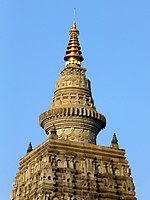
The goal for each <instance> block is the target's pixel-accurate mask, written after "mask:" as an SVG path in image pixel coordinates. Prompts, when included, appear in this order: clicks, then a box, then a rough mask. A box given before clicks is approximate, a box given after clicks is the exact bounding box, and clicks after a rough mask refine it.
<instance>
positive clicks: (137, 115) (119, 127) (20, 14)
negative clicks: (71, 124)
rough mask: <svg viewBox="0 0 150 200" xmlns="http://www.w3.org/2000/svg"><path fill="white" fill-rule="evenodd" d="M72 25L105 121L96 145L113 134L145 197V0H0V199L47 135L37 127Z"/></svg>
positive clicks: (148, 35)
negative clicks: (26, 157) (32, 149)
mask: <svg viewBox="0 0 150 200" xmlns="http://www.w3.org/2000/svg"><path fill="white" fill-rule="evenodd" d="M74 8H76V10H77V11H76V15H77V17H76V20H77V27H78V29H79V30H80V38H79V40H80V44H81V48H82V52H83V56H84V62H83V67H86V68H87V70H88V71H87V77H88V78H89V79H90V80H91V84H92V93H93V97H94V100H95V105H96V108H97V110H98V111H99V112H101V113H103V114H104V115H105V116H106V118H107V126H106V128H105V130H103V131H102V132H101V133H100V134H99V136H98V140H97V143H98V144H99V145H107V146H109V145H110V141H111V139H112V135H113V133H114V132H116V133H117V136H118V140H119V144H120V148H125V149H126V156H127V159H128V160H129V165H130V167H131V169H132V176H133V178H134V183H135V188H136V194H137V198H138V199H139V200H140V199H142V200H147V199H149V193H148V191H149V179H150V174H149V165H150V156H149V145H150V126H149V124H150V122H149V119H150V117H149V113H150V89H149V88H150V1H149V0H142V1H140V0H122V1H120V0H113V1H112V0H93V1H89V0H86V1H84V0H83V1H81V0H76V1H75V0H74V1H73V0H72V1H71V0H62V1H61V0H60V1H58V0H57V1H50V0H44V1H42V0H23V1H20V0H13V1H11V0H0V69H1V70H0V91H1V98H0V127H1V140H0V147H1V148H0V151H1V152H0V153H1V165H0V171H1V173H0V180H1V181H0V188H1V191H0V199H2V200H7V199H9V194H10V191H11V189H12V181H13V180H14V178H15V174H16V172H17V170H18V166H19V159H20V158H22V157H23V156H24V155H25V153H26V150H27V146H28V143H29V142H30V141H31V142H32V144H33V147H36V146H37V145H39V144H40V143H42V142H43V141H44V140H45V139H46V138H47V137H46V134H45V133H44V131H43V130H42V129H41V128H40V126H39V124H38V117H39V115H40V113H42V112H43V111H46V110H47V109H48V108H49V106H50V104H51V100H52V97H53V93H54V88H55V81H56V79H57V78H58V77H59V76H60V75H59V72H60V70H61V69H62V68H63V67H64V64H65V62H64V60H63V57H64V54H65V51H66V47H67V44H68V40H69V35H68V31H69V29H70V27H71V24H72V20H73V9H74Z"/></svg>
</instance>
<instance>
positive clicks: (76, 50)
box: [64, 17, 83, 65]
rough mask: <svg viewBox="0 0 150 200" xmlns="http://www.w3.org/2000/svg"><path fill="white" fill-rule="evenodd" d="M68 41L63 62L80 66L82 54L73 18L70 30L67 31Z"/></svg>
mask: <svg viewBox="0 0 150 200" xmlns="http://www.w3.org/2000/svg"><path fill="white" fill-rule="evenodd" d="M69 35H70V40H69V43H68V46H67V50H66V55H65V56H64V60H65V61H66V65H67V64H74V63H76V64H78V65H81V62H82V61H83V57H82V52H81V48H80V43H79V40H78V35H79V30H78V29H77V27H76V20H75V17H74V20H73V24H72V28H71V29H70V31H69Z"/></svg>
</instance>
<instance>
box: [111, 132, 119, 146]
mask: <svg viewBox="0 0 150 200" xmlns="http://www.w3.org/2000/svg"><path fill="white" fill-rule="evenodd" d="M111 144H118V140H117V136H116V133H114V135H113V138H112V141H111Z"/></svg>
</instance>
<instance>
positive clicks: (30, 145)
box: [27, 142, 33, 153]
mask: <svg viewBox="0 0 150 200" xmlns="http://www.w3.org/2000/svg"><path fill="white" fill-rule="evenodd" d="M32 150H33V148H32V144H31V142H30V143H29V145H28V149H27V153H29V152H31V151H32Z"/></svg>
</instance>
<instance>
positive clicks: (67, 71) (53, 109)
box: [40, 22, 106, 144]
mask: <svg viewBox="0 0 150 200" xmlns="http://www.w3.org/2000/svg"><path fill="white" fill-rule="evenodd" d="M69 33H70V41H69V44H68V47H67V51H66V55H65V57H64V59H65V61H66V66H65V68H64V69H62V71H61V72H60V74H61V77H60V78H59V79H58V80H57V81H56V88H55V93H54V97H53V100H52V104H51V106H50V109H49V110H48V111H46V112H44V113H42V114H41V115H40V125H41V126H42V127H43V128H44V130H45V131H46V133H47V134H49V133H50V130H51V128H52V126H53V124H55V127H56V129H57V134H58V138H60V139H65V140H75V141H83V142H87V143H93V144H95V143H96V136H97V134H98V133H99V131H100V130H101V129H103V128H104V127H105V126H106V119H105V117H104V116H103V115H102V114H100V113H99V112H97V111H96V108H95V106H94V100H93V98H92V92H91V86H90V81H89V80H88V78H87V77H86V74H85V73H86V68H83V67H81V62H82V61H83V57H82V55H81V50H80V49H81V48H80V45H79V41H78V35H79V31H78V30H77V28H76V23H75V22H73V26H72V29H71V30H70V32H69Z"/></svg>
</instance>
